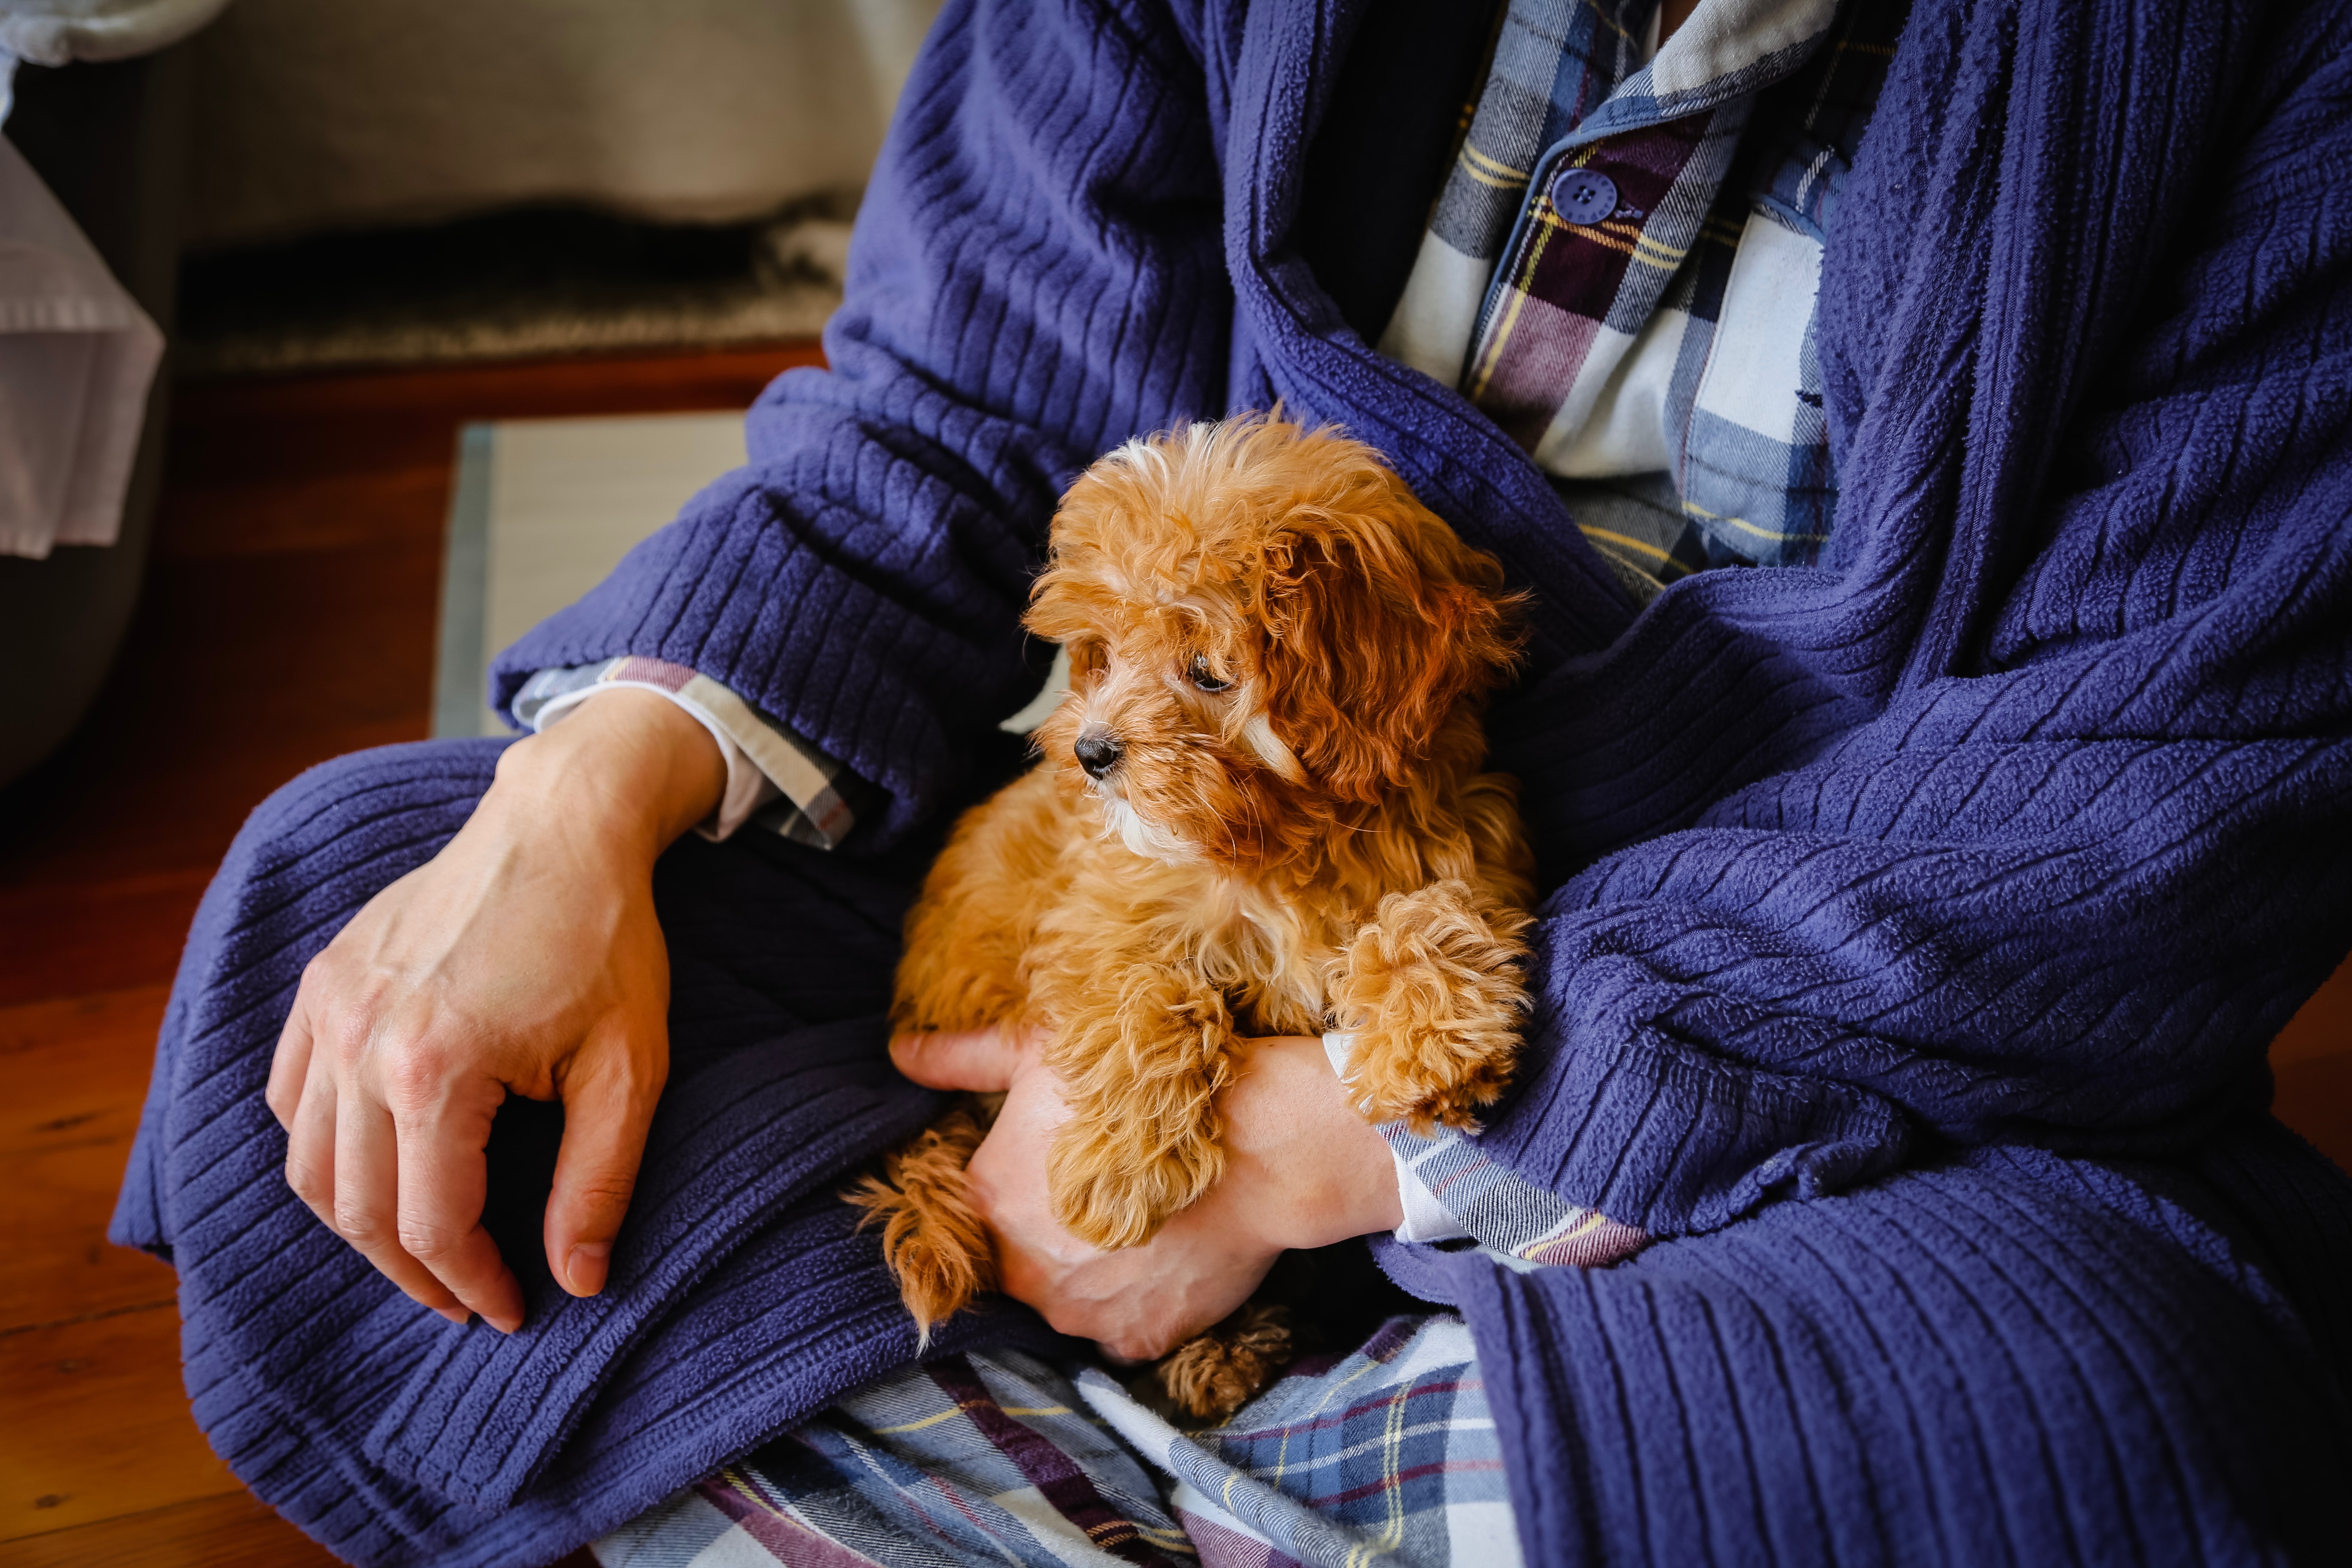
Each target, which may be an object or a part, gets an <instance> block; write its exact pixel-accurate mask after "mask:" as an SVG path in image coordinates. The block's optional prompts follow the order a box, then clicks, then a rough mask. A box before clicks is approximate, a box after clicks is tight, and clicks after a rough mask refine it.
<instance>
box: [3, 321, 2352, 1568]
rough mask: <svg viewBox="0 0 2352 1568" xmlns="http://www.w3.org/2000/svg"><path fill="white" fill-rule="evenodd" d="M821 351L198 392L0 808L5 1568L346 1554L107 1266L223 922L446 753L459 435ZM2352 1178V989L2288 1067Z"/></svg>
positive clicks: (2339, 979)
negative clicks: (255, 884)
mask: <svg viewBox="0 0 2352 1568" xmlns="http://www.w3.org/2000/svg"><path fill="white" fill-rule="evenodd" d="M814 358H815V353H814V348H813V347H809V348H803V349H799V350H777V351H767V352H752V353H729V354H719V355H706V356H698V357H695V358H690V359H667V360H604V361H591V362H576V363H555V364H541V365H524V366H506V367H490V368H477V369H466V370H436V371H429V372H413V373H400V374H374V375H357V376H341V377H332V378H319V379H310V380H283V381H260V382H250V383H226V384H213V385H206V386H198V387H194V388H191V389H188V390H187V391H186V392H185V394H184V395H183V397H182V398H181V400H180V407H179V412H178V414H177V416H176V418H175V421H174V426H173V449H172V468H171V478H170V482H169V489H168V492H167V495H166V499H165V502H164V510H163V518H162V520H161V522H160V525H159V536H158V539H157V543H156V551H155V561H154V565H153V569H152V574H151V576H150V581H149V584H148V588H147V597H146V600H145V602H144V604H143V605H142V609H141V611H140V614H139V618H138V621H137V623H136V626H135V627H134V629H133V631H132V634H131V641H130V645H129V647H127V649H126V651H125V653H124V655H123V658H122V661H121V667H120V668H118V669H117V670H116V672H115V674H114V677H113V679H112V680H111V682H110V685H109V687H108V689H107V691H106V695H105V697H104V698H103V700H101V702H100V707H99V710H98V711H97V713H96V714H95V715H94V717H93V719H92V721H90V723H89V725H87V726H86V727H85V730H84V731H83V734H82V736H81V738H80V739H79V741H78V742H75V743H74V744H73V745H72V746H71V747H70V748H69V749H68V752H67V753H66V755H64V756H63V757H62V758H60V759H59V760H58V763H56V764H54V765H53V766H51V767H50V768H48V769H47V770H46V771H45V772H44V773H43V774H42V775H40V776H39V777H38V778H37V779H36V780H34V781H32V782H31V784H30V785H29V787H27V786H19V787H18V788H16V789H15V790H13V791H10V792H7V793H6V794H5V795H0V1089H5V1095H0V1565H5V1568H34V1565H38V1568H49V1565H52V1564H56V1565H64V1564H76V1565H80V1564H108V1565H111V1568H165V1565H196V1564H205V1565H215V1564H217V1565H220V1568H230V1565H236V1568H279V1565H292V1564H310V1563H327V1562H330V1561H331V1559H329V1558H328V1557H327V1555H326V1554H325V1553H324V1552H321V1551H320V1550H319V1549H318V1548H317V1547H315V1546H313V1545H311V1544H310V1542H307V1541H305V1540H304V1539H303V1538H302V1537H301V1536H300V1535H299V1534H298V1533H297V1532H296V1531H294V1530H292V1529H291V1528H290V1527H289V1526H287V1525H285V1524H284V1523H282V1522H281V1521H278V1520H277V1519H276V1518H275V1516H273V1515H271V1514H270V1513H269V1512H268V1510H265V1509H263V1508H261V1507H260V1506H259V1505H257V1504H256V1503H254V1502H253V1501H252V1500H250V1499H248V1498H247V1496H246V1495H245V1494H244V1493H243V1492H242V1491H241V1490H240V1489H238V1487H237V1485H236V1481H235V1479H233V1478H232V1477H231V1476H230V1475H229V1474H228V1472H227V1470H226V1468H223V1467H222V1465H221V1464H220V1462H219V1461H218V1460H217V1459H215V1458H214V1457H213V1456H212V1454H211V1452H210V1451H209V1450H208V1449H207V1448H206V1447H205V1443H204V1439H203V1438H202V1437H201V1436H199V1435H198V1433H197V1431H196V1429H195V1426H194V1424H193V1423H192V1422H191V1420H190V1419H189V1416H188V1414H187V1409H186V1405H185V1403H184V1400H183V1398H182V1395H181V1390H180V1380H179V1354H178V1339H177V1333H178V1320H177V1316H176V1314H175V1312H174V1310H173V1300H172V1274H171V1271H170V1270H169V1269H168V1268H165V1267H164V1266H163V1264H161V1263H158V1262H156V1261H154V1260H153V1259H152V1258H146V1257H143V1256H141V1255H139V1254H135V1253H129V1252H123V1251H120V1250H118V1249H116V1248H113V1247H109V1246H107V1245H106V1242H105V1239H104V1236H103V1232H104V1229H105V1225H106V1219H107V1215H108V1214H109V1213H110V1210H111V1208H112V1205H113V1199H114V1189H115V1184H116V1182H117V1180H118V1179H119V1177H120V1176H121V1171H122V1166H123V1161H124V1157H125V1154H126V1152H127V1151H128V1149H129V1146H130V1142H131V1131H132V1129H133V1127H134V1126H135V1124H136V1121H137V1117H138V1110H139V1103H140V1098H141V1096H142V1092H143V1091H144V1089H145V1085H146V1080H147V1065H148V1056H149V1051H150V1048H151V1047H152V1041H153V1038H154V1034H155V1028H156V1025H157V1022H158V1020H159V1019H160V1018H161V1017H162V1016H163V998H164V993H165V989H166V987H167V986H168V984H169V983H170V980H171V976H172V970H173V963H175V962H176V960H177V958H178V956H179V947H180V940H181V936H182V934H183V933H184V931H185V930H186V929H187V924H188V920H189V917H190V915H191V913H192V912H193V911H194V908H195V903H196V899H197V896H198V895H199V894H200V893H201V892H202V891H203V889H204V885H205V879H206V878H207V877H208V876H209V875H210V874H211V871H212V868H213V866H214V865H215V863H216V862H217V861H218V859H219V858H220V856H221V853H222V851H223V850H224V849H225V848H226V847H227V844H228V841H229V838H230V837H231V836H232V835H233V834H234V833H235V832H236V827H237V824H238V823H239V822H240V821H241V820H243V818H244V816H245V815H246V813H247V811H249V810H250V809H252V807H253V806H254V805H255V804H256V803H257V802H258V801H259V800H260V799H261V798H262V797H263V796H264V795H267V794H268V793H269V791H270V790H271V789H273V788H274V787H276V786H277V785H278V784H281V783H283V782H284V781H285V780H286V779H287V778H289V777H290V776H291V775H292V774H293V773H296V772H298V771H299V770H300V769H302V768H304V767H306V766H308V765H310V763H316V762H320V761H322V760H324V759H326V758H328V757H331V756H335V755H338V754H340V753H341V752H348V751H352V750H355V749H357V748H359V747H362V746H373V745H379V744H383V743H384V742H393V741H407V740H415V739H416V738H418V737H421V736H422V735H424V734H425V729H426V719H427V710H428V705H429V701H430V696H431V686H432V673H433V672H432V659H433V632H434V614H435V609H436V603H437V591H438V582H439V572H440V552H441V532H442V526H443V519H444V514H445V510H446V505H447V499H448V484H449V471H450V458H451V454H452V451H453V449H454V442H455V435H456V431H457V426H458V425H460V424H461V423H464V422H465V421H467V420H473V419H488V418H503V417H519V416H534V415H538V416H547V415H565V414H592V413H637V412H655V411H659V410H667V409H695V408H728V407H740V406H742V405H746V404H748V403H749V402H750V401H751V397H752V395H754V394H755V393H756V392H757V391H758V389H759V388H760V386H761V384H764V383H765V382H766V381H767V380H768V378H769V377H771V376H772V375H773V374H776V373H777V372H778V371H779V370H781V369H782V368H784V367H785V366H787V365H790V364H794V363H812V362H813V361H814ZM2273 1065H2274V1066H2275V1067H2276V1068H2277V1069H2278V1078H2279V1110H2280V1113H2281V1114H2282V1115H2283V1116H2284V1117H2285V1118H2286V1120H2287V1121H2289V1122H2290V1123H2292V1124H2294V1126H2296V1127H2298V1128H2299V1129H2301V1130H2302V1131H2304V1132H2305V1134H2306V1135H2307V1136H2309V1137H2311V1138H2312V1139H2313V1141H2314V1142H2317V1143H2319V1144H2320V1145H2321V1146H2322V1147H2323V1148H2326V1149H2327V1150H2328V1151H2329V1152H2331V1153H2332V1154H2333V1155H2334V1157H2335V1158H2336V1160H2337V1161H2338V1162H2340V1163H2347V1164H2352V970H2347V972H2346V973H2339V974H2338V975H2337V976H2336V980H2335V981H2334V982H2333V983H2331V984H2329V986H2328V987H2327V988H2326V990H2325V991H2324V992H2322V993H2321V994H2320V996H2319V997H2318V998H2316V999H2315V1001H2314V1002H2313V1003H2312V1005H2310V1006H2309V1007H2307V1008H2305V1011H2304V1013H2303V1015H2302V1016H2299V1017H2298V1018H2297V1019H2296V1021H2295V1023H2294V1026H2291V1027H2290V1028H2289V1029H2288V1030H2287V1032H2286V1033H2285V1034H2284V1035H2282V1036H2281V1037H2280V1039H2279V1042H2278V1044H2277V1046H2276V1047H2273Z"/></svg>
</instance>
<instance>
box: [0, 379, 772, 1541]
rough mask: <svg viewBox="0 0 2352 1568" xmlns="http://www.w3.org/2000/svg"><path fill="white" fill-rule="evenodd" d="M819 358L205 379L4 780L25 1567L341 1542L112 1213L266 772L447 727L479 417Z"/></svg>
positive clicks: (0, 879)
mask: <svg viewBox="0 0 2352 1568" xmlns="http://www.w3.org/2000/svg"><path fill="white" fill-rule="evenodd" d="M817 359H818V355H817V353H816V351H815V349H814V345H808V346H803V347H799V348H793V349H783V350H766V351H757V352H742V353H726V354H715V355H704V356H698V357H695V358H691V359H665V360H602V361H585V362H573V363H551V364H537V365H513V366H498V367H488V368H475V369H464V370H435V371H426V372H411V373H401V374H374V375H361V376H338V377H331V378H328V377H322V378H316V379H303V380H279V381H257V382H245V383H220V384H209V385H204V384H200V385H196V386H193V387H189V388H185V389H184V391H183V395H181V397H180V399H179V409H178V413H177V415H176V416H175V418H174V421H173V438H172V454H171V465H170V471H169V480H168V488H167V491H166V495H165V499H164V502H163V514H162V516H161V518H160V519H159V521H158V525H157V527H158V532H157V539H156V543H155V552H154V563H153V566H152V571H151V573H150V575H149V580H148V584H147V589H146V597H145V600H144V601H143V603H142V605H141V608H140V611H139V616H138V619H137V621H136V623H135V624H134V626H133V629H132V631H131V639H130V642H129V645H128V646H127V647H126V648H125V650H124V653H123V656H122V659H121V664H120V666H119V668H117V669H116V670H115V672H114V675H113V677H112V679H111V680H110V683H109V685H108V688H107V690H106V693H105V695H104V697H103V698H102V699H101V700H100V705H99V708H98V710H97V711H96V712H95V713H94V714H93V715H92V717H91V720H90V721H89V723H88V724H87V725H85V726H84V729H83V731H82V733H81V735H80V737H79V739H78V740H77V741H76V742H73V743H72V744H71V745H70V746H69V747H68V751H67V752H66V754H65V755H63V756H61V757H60V758H58V761H57V762H56V763H53V764H52V765H50V766H49V767H48V768H47V769H45V770H44V771H43V772H42V773H41V774H40V775H38V776H37V777H36V778H35V779H33V780H31V781H28V783H27V784H26V785H20V786H18V787H16V788H15V789H12V790H10V791H7V792H5V794H0V1090H5V1093H0V1565H5V1568H20V1565H21V1568H33V1565H39V1568H49V1565H51V1564H56V1565H60V1568H62V1565H65V1564H74V1565H76V1568H82V1565H93V1564H106V1565H109V1568H166V1565H174V1568H177V1565H187V1568H194V1565H197V1564H204V1565H207V1568H209V1565H215V1564H217V1565H219V1568H232V1565H234V1568H280V1565H287V1568H290V1565H293V1564H311V1563H331V1562H332V1561H333V1559H332V1558H331V1557H329V1556H328V1555H327V1553H326V1552H322V1551H320V1549H319V1548H318V1547H316V1546H314V1545H312V1544H311V1543H310V1542H309V1541H307V1540H305V1539H304V1538H303V1537H302V1536H301V1534H300V1533H299V1532H298V1531H295V1530H294V1529H293V1528H292V1527H291V1526H289V1525H287V1524H286V1523H284V1522H283V1521H280V1520H278V1518H277V1517H276V1516H275V1515H274V1514H272V1513H270V1512H269V1510H267V1509H265V1508H263V1507H261V1506H260V1505H259V1504H257V1503H256V1502H254V1501H253V1500H251V1499H250V1498H248V1497H247V1495H246V1494H245V1493H244V1491H243V1490H242V1489H239V1487H238V1486H237V1483H236V1479H235V1478H233V1477H232V1476H230V1474H229V1473H228V1471H227V1469H226V1468H224V1467H223V1466H222V1464H221V1463H220V1461H219V1460H218V1459H216V1458H214V1457H213V1454H212V1452H211V1450H210V1449H209V1448H207V1447H205V1441H204V1438H203V1437H202V1436H201V1435H199V1434H198V1432H197V1430H196V1427H195V1425H194V1422H193V1421H192V1420H191V1419H190V1418H189V1415H188V1412H187V1405H186V1401H185V1400H184V1397H183V1395H182V1393H181V1387H180V1374H179V1337H178V1336H179V1319H178V1314H177V1312H176V1311H175V1310H174V1308H173V1298H172V1271H171V1270H170V1269H169V1268H166V1267H164V1266H163V1264H162V1263H159V1262H157V1261H156V1260H155V1259H153V1258H148V1257H145V1256H143V1255H142V1254H139V1253H132V1252H125V1251H122V1250H121V1249H119V1248H116V1247H109V1246H108V1245H107V1244H106V1240H105V1236H104V1231H105V1228H106V1221H107V1216H108V1215H109V1214H110V1212H111V1210H112V1208H113V1205H114V1189H115V1185H116V1183H117V1182H118V1181H119V1180H120V1179H121V1173H122V1166H123V1162H124V1158H125V1156H126V1154H127V1152H128V1151H129V1149H130V1144H131V1132H132V1130H133V1129H134V1128H135V1126H136V1125H137V1121H138V1114H139V1105H140V1100H141V1098H142V1095H143V1094H144V1092H145V1086H146V1079H147V1065H148V1059H149V1055H150V1053H151V1051H152V1046H153V1042H154V1037H155V1029H156V1026H157V1023H158V1021H159V1020H160V1019H161V1018H162V1016H163V998H164V993H165V991H166V989H167V987H168V986H169V984H170V982H171V978H172V971H173V965H174V964H175V963H177V962H178V959H179V952H180V940H181V937H182V935H183V934H184V932H185V931H186V930H187V927H188V921H189V918H190V916H191V915H192V914H193V913H194V910H195V906H196V899H197V897H198V895H199V894H201V893H202V892H203V890H204V886H205V880H206V879H207V878H208V877H210V875H211V874H212V868H213V867H214V866H215V864H216V863H217V862H218V861H219V859H220V857H221V854H222V852H223V851H224V850H225V849H226V847H228V841H229V839H230V837H231V836H232V835H234V834H235V833H236V828H237V825H238V824H239V823H240V822H242V821H243V820H244V818H245V816H246V813H247V812H248V811H250V810H252V808H253V807H254V805H256V804H257V803H258V802H259V801H260V800H261V798H262V797H263V796H264V795H268V793H269V792H270V791H271V790H272V789H274V788H275V787H277V786H278V784H282V783H284V782H285V781H286V780H287V779H288V778H289V777H291V776H292V775H293V774H294V773H297V772H299V771H300V770H301V769H303V768H305V767H308V766H310V764H311V763H317V762H321V761H324V760H325V759H327V758H329V757H332V756H336V755H339V754H340V753H341V752H349V751H353V750H356V749H357V748H359V747H362V746H374V745H381V744H383V743H385V742H393V741H413V740H417V739H420V738H422V737H423V736H424V735H425V732H426V727H427V722H428V712H429V708H430V702H431V697H432V683H433V634H434V616H435V613H436V607H437V605H438V602H439V584H440V570H441V535H442V529H443V525H444V520H445V517H446V510H447V506H448V491H449V478H450V463H451V457H452V454H453V453H454V451H455V449H456V447H455V442H456V435H457V426H459V425H460V424H463V423H465V422H466V421H467V420H474V419H495V418H512V417H527V416H552V415H571V414H619V413H652V412H657V411H664V410H672V409H711V408H740V407H743V406H746V405H749V404H750V403H751V399H752V397H753V396H754V395H756V394H757V393H758V391H759V389H760V388H761V386H762V385H764V384H766V383H767V381H768V380H769V379H770V378H771V377H772V376H773V375H775V374H777V373H778V372H780V371H782V370H783V369H785V368H786V367H788V366H790V365H793V364H805V363H816V361H817ZM582 1561H583V1562H585V1561H586V1559H585V1558H584V1557H583V1559H582Z"/></svg>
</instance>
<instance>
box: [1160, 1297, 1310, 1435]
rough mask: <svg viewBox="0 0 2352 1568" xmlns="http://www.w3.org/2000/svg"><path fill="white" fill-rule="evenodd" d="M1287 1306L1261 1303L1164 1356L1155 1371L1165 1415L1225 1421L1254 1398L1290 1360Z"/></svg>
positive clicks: (1288, 1313) (1242, 1310)
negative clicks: (1167, 1413)
mask: <svg viewBox="0 0 2352 1568" xmlns="http://www.w3.org/2000/svg"><path fill="white" fill-rule="evenodd" d="M1291 1355H1292V1346H1291V1334H1290V1311H1289V1309H1287V1308H1285V1307H1277V1306H1266V1305H1260V1304H1257V1303H1252V1304H1251V1305H1248V1306H1245V1307H1244V1308H1242V1309H1241V1310H1239V1311H1237V1312H1235V1313H1234V1315H1233V1316H1232V1317H1230V1318H1227V1319H1226V1320H1225V1321H1223V1322H1222V1323H1219V1324H1218V1325H1217V1326H1216V1327H1215V1328H1213V1329H1211V1330H1210V1331H1208V1332H1207V1333H1205V1334H1202V1336H1201V1337H1200V1338H1198V1339H1195V1340H1187V1341H1186V1342H1184V1343H1182V1344H1181V1345H1178V1346H1177V1347H1176V1348H1175V1349H1174V1350H1172V1351H1171V1352H1169V1353H1168V1354H1166V1355H1164V1356H1162V1357H1160V1360H1159V1361H1158V1362H1157V1363H1154V1364H1153V1366H1152V1368H1151V1375H1152V1378H1153V1380H1154V1381H1155V1382H1157V1383H1158V1384H1159V1385H1160V1394H1161V1396H1162V1397H1161V1399H1160V1400H1154V1401H1152V1403H1153V1404H1154V1405H1162V1402H1163V1401H1164V1405H1163V1413H1165V1412H1166V1411H1169V1410H1172V1411H1174V1412H1176V1413H1178V1414H1181V1415H1187V1416H1190V1417H1191V1418H1192V1419H1193V1420H1195V1421H1222V1420H1223V1419H1224V1418H1225V1417H1226V1416H1228V1415H1232V1414H1233V1413H1234V1411H1236V1410H1239V1409H1240V1408H1241V1407H1242V1406H1243V1405H1247V1404H1248V1403H1249V1402H1250V1401H1251V1400H1253V1399H1255V1398H1256V1397H1257V1396H1258V1394H1259V1393H1260V1391H1262V1390H1263V1389H1264V1388H1265V1385H1266V1384H1270V1383H1272V1382H1273V1381H1274V1379H1275V1374H1276V1373H1279V1372H1280V1371H1281V1370H1282V1369H1283V1368H1284V1367H1285V1366H1286V1365H1288V1364H1289V1363H1290V1359H1291Z"/></svg>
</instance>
